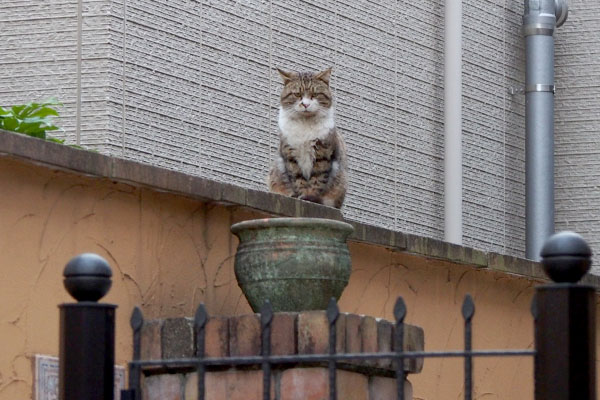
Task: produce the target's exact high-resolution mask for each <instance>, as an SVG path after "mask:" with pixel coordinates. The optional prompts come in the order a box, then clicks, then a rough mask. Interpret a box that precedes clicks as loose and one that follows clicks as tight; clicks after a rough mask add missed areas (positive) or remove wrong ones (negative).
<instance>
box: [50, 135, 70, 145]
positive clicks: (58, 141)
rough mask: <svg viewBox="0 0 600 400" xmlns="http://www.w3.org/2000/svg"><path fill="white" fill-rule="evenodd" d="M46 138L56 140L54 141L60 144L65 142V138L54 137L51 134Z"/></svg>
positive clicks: (51, 140)
mask: <svg viewBox="0 0 600 400" xmlns="http://www.w3.org/2000/svg"><path fill="white" fill-rule="evenodd" d="M46 140H48V141H50V142H54V143H60V144H63V143H64V142H65V141H64V139H57V138H53V137H50V136H48V137H47V138H46Z"/></svg>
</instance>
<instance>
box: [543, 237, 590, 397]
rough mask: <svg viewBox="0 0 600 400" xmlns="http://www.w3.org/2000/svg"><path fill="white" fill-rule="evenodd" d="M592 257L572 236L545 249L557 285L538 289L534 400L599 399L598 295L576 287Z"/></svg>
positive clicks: (551, 240) (553, 240)
mask: <svg viewBox="0 0 600 400" xmlns="http://www.w3.org/2000/svg"><path fill="white" fill-rule="evenodd" d="M591 255H592V252H591V250H590V248H589V246H588V245H587V243H586V242H585V241H584V240H583V238H582V237H581V236H579V235H577V234H575V233H572V232H561V233H557V234H555V235H553V236H552V237H550V238H549V239H548V241H546V243H545V244H544V247H543V248H542V252H541V256H542V264H543V266H544V270H545V271H546V274H547V275H548V276H549V277H550V279H552V280H553V281H554V283H552V284H549V285H543V286H540V287H538V288H537V289H536V298H535V303H534V318H535V346H536V356H535V398H536V400H558V399H560V400H594V399H596V369H595V362H596V343H595V341H596V332H595V328H596V325H595V323H596V321H595V315H596V314H595V313H596V294H595V290H594V288H593V287H591V286H585V285H579V284H577V282H578V281H579V280H580V279H581V278H582V277H583V276H584V275H585V274H586V272H587V271H588V270H589V268H590V266H591Z"/></svg>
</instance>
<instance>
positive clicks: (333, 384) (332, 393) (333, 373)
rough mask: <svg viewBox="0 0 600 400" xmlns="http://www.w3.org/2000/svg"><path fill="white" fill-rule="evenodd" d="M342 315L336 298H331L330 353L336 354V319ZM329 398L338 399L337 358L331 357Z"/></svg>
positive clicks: (328, 316)
mask: <svg viewBox="0 0 600 400" xmlns="http://www.w3.org/2000/svg"><path fill="white" fill-rule="evenodd" d="M339 316H340V310H339V308H338V306H337V303H336V301H335V298H333V297H332V298H331V300H329V305H328V306H327V320H328V321H329V355H335V353H336V344H337V335H336V333H337V332H336V325H335V323H336V321H337V319H338V317H339ZM328 367H329V400H337V369H336V364H335V360H334V359H333V358H331V359H329V362H328Z"/></svg>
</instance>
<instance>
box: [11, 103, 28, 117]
mask: <svg viewBox="0 0 600 400" xmlns="http://www.w3.org/2000/svg"><path fill="white" fill-rule="evenodd" d="M28 106H29V104H19V105H16V106H12V107H11V108H10V110H11V112H12V114H13V115H14V116H18V115H19V113H21V112H22V111H23V110H24V109H25V108H27V107H28Z"/></svg>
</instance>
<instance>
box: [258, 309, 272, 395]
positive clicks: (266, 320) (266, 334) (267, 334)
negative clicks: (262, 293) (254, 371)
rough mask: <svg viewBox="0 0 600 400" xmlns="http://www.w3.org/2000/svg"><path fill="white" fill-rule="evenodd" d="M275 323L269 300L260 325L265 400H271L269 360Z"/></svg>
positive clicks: (261, 316) (262, 311) (261, 312)
mask: <svg viewBox="0 0 600 400" xmlns="http://www.w3.org/2000/svg"><path fill="white" fill-rule="evenodd" d="M272 321H273V307H272V306H271V302H270V301H269V300H267V301H266V302H265V304H264V305H263V307H262V309H261V310H260V325H261V329H260V331H261V338H262V346H261V351H260V352H261V355H262V356H263V357H264V358H263V361H262V372H263V400H269V398H270V397H271V362H270V361H269V360H268V359H267V357H269V356H270V355H271V322H272Z"/></svg>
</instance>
